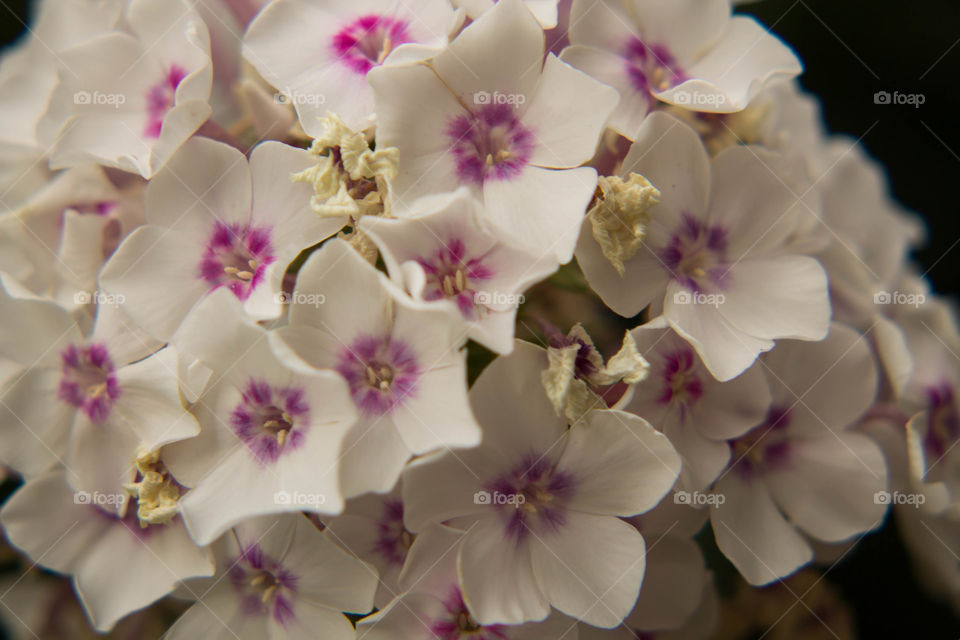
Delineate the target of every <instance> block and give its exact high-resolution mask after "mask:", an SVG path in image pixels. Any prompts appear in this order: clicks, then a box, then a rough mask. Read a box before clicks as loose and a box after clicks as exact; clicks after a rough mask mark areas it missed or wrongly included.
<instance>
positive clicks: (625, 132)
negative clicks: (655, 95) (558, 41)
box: [560, 3, 652, 140]
mask: <svg viewBox="0 0 960 640" xmlns="http://www.w3.org/2000/svg"><path fill="white" fill-rule="evenodd" d="M599 4H600V3H598V5H599ZM598 10H599V9H598ZM560 59H561V60H563V61H564V62H566V63H567V64H570V65H573V66H574V67H576V68H577V69H580V70H581V71H583V72H584V73H587V74H590V76H591V77H593V78H596V79H597V80H599V81H600V82H603V83H604V84H607V85H609V86H611V87H613V88H614V89H616V90H617V91H618V92H619V93H620V102H618V103H617V107H616V109H614V111H613V113H612V114H611V115H610V119H609V120H608V121H607V126H609V127H610V128H611V129H614V130H615V131H617V133H619V134H620V135H622V136H625V137H626V138H628V139H630V140H633V139H634V138H635V137H636V135H637V131H638V130H639V129H640V126H641V124H643V119H644V118H645V117H646V115H647V113H649V111H650V105H651V102H652V99H651V98H650V95H649V94H648V93H640V92H639V91H637V90H636V89H635V88H634V87H633V86H632V85H631V84H630V81H629V78H628V77H627V74H626V72H625V71H626V64H627V63H626V60H624V59H623V58H621V57H620V56H619V55H617V54H615V53H611V52H609V51H604V50H603V49H597V48H594V47H586V46H583V45H579V44H575V45H571V46H569V47H566V48H565V49H564V50H563V51H561V52H560Z"/></svg>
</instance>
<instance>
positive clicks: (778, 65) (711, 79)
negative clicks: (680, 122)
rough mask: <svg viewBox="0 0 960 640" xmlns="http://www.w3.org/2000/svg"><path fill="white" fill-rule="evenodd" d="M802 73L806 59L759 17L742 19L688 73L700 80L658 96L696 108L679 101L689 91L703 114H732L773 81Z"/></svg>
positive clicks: (683, 84)
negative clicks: (765, 26) (760, 22)
mask: <svg viewBox="0 0 960 640" xmlns="http://www.w3.org/2000/svg"><path fill="white" fill-rule="evenodd" d="M801 71H803V67H802V66H801V65H800V61H799V60H797V57H796V56H795V55H794V54H793V52H792V51H791V50H790V49H789V48H788V47H787V46H786V45H784V44H783V43H782V42H781V41H780V40H778V39H777V38H776V37H775V36H773V35H772V34H770V33H769V32H768V31H767V30H766V29H765V28H764V27H762V26H761V25H760V24H759V23H758V22H757V21H756V20H754V19H753V18H750V17H747V16H740V15H738V16H734V17H733V18H731V20H730V22H729V23H728V26H727V29H726V31H725V32H724V34H723V37H722V38H721V39H720V41H719V42H718V43H717V44H716V46H714V47H713V48H712V49H710V51H709V52H708V53H707V54H706V55H704V56H703V57H702V58H701V59H700V60H698V61H697V62H696V63H695V64H693V65H691V66H690V68H688V69H687V70H686V72H687V74H688V75H689V76H690V77H691V78H695V79H694V80H688V81H686V82H684V83H682V84H680V85H678V86H676V87H673V88H671V89H668V90H667V91H662V92H659V93H657V94H656V96H657V97H658V98H660V99H661V100H663V101H665V102H669V103H672V104H679V105H681V106H682V105H684V104H690V102H684V101H683V100H681V99H679V96H681V95H683V92H686V93H687V97H689V95H691V94H697V95H698V96H700V99H699V100H698V101H697V102H696V107H697V108H698V109H699V110H702V111H712V112H717V113H729V112H733V111H740V110H742V109H744V108H745V107H746V106H747V104H749V103H750V100H751V99H752V98H753V97H754V96H756V95H757V94H758V93H760V91H761V90H762V89H763V88H764V87H765V86H768V85H769V84H770V83H772V82H775V81H782V80H787V79H789V78H792V77H795V76H797V75H799V74H800V73H801ZM701 78H702V80H701ZM704 96H709V97H710V98H712V99H711V100H707V99H706V98H704Z"/></svg>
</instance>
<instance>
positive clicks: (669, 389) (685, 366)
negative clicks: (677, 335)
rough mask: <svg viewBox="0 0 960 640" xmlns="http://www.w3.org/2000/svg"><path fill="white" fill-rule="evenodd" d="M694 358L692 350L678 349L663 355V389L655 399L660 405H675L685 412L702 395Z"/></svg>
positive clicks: (701, 384)
mask: <svg viewBox="0 0 960 640" xmlns="http://www.w3.org/2000/svg"><path fill="white" fill-rule="evenodd" d="M696 362H697V360H696V356H694V354H693V350H692V349H680V350H678V351H675V352H673V353H665V354H663V369H662V371H661V378H662V380H663V388H662V391H661V392H660V395H659V396H658V397H657V402H659V403H660V404H672V403H676V404H677V405H678V406H679V407H680V410H681V412H684V413H685V412H686V411H687V410H688V409H689V408H690V407H691V406H692V405H693V404H694V403H696V401H697V400H699V399H700V397H701V396H702V395H703V382H702V381H701V380H700V376H698V375H697V371H696Z"/></svg>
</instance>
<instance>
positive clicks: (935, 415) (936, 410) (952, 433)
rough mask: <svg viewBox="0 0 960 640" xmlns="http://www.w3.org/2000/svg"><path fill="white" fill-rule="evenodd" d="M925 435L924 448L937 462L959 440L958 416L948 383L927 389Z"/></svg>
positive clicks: (959, 419)
mask: <svg viewBox="0 0 960 640" xmlns="http://www.w3.org/2000/svg"><path fill="white" fill-rule="evenodd" d="M927 403H928V406H929V407H930V409H929V411H928V413H927V433H926V435H925V437H924V446H925V448H926V449H927V451H929V452H930V453H931V454H932V456H933V458H934V459H935V460H939V459H940V458H941V457H942V456H943V455H944V454H945V453H946V452H947V451H949V450H950V448H951V447H952V446H953V444H954V443H955V442H956V441H957V439H958V438H960V414H958V412H957V402H956V398H955V397H954V393H953V387H952V386H951V385H950V383H949V382H943V383H941V384H940V385H938V386H931V387H929V388H928V389H927Z"/></svg>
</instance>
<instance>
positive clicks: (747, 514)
mask: <svg viewBox="0 0 960 640" xmlns="http://www.w3.org/2000/svg"><path fill="white" fill-rule="evenodd" d="M716 493H717V494H718V495H722V496H724V497H725V501H724V503H723V504H722V505H720V506H719V507H711V509H710V522H711V523H712V524H713V533H714V535H715V536H716V538H717V545H718V546H719V547H720V550H721V551H723V554H724V555H725V556H727V558H729V559H730V562H732V563H733V564H734V566H736V567H737V569H738V570H739V571H740V573H741V575H743V577H744V578H746V580H747V582H749V583H750V584H753V585H763V584H767V583H768V582H772V581H773V580H776V579H777V578H782V577H784V576H787V575H789V574H791V573H793V572H794V571H796V570H797V569H798V568H800V567H801V566H803V565H805V564H806V563H808V562H810V560H811V559H812V557H813V550H812V549H811V548H810V545H809V544H808V543H807V541H806V540H804V539H803V537H802V536H801V535H800V534H799V533H797V530H796V529H794V528H793V525H791V524H789V523H788V522H787V521H786V519H784V517H783V515H782V514H781V513H780V511H779V510H778V509H777V505H776V504H774V502H773V498H772V497H771V496H770V492H769V490H768V489H767V487H766V486H765V485H764V484H763V483H762V482H756V481H754V482H744V481H743V480H741V479H740V478H739V477H738V476H736V475H735V474H733V473H731V474H728V475H727V476H726V477H725V478H724V479H723V480H721V481H720V482H719V483H717V487H716Z"/></svg>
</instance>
